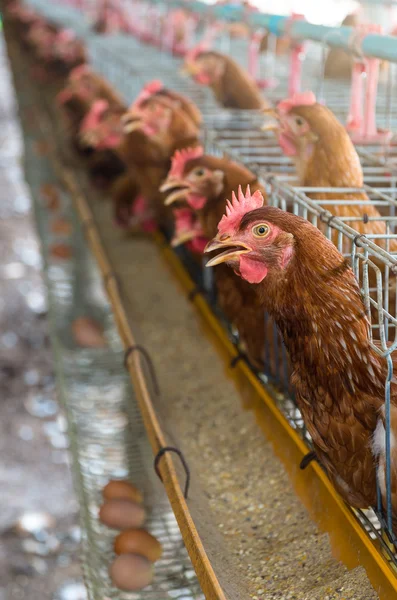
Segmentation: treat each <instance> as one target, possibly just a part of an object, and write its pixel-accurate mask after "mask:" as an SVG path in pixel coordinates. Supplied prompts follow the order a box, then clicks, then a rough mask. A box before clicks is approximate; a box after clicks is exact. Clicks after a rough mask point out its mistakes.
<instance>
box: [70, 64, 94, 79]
mask: <svg viewBox="0 0 397 600" xmlns="http://www.w3.org/2000/svg"><path fill="white" fill-rule="evenodd" d="M87 73H91V68H90V67H89V66H88V65H79V66H78V67H75V68H74V69H72V70H71V71H70V74H69V79H70V81H78V80H79V79H80V77H83V75H87Z"/></svg>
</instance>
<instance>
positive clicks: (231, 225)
mask: <svg viewBox="0 0 397 600" xmlns="http://www.w3.org/2000/svg"><path fill="white" fill-rule="evenodd" d="M263 202H264V200H263V196H262V193H261V192H260V191H259V190H257V191H256V192H255V193H254V194H252V196H251V190H250V186H249V185H247V189H246V190H245V195H244V194H243V190H242V189H241V185H239V186H238V192H237V197H236V194H235V193H234V192H233V193H232V201H231V202H230V200H227V201H226V214H225V215H223V217H222V219H221V220H220V222H219V225H218V231H219V233H224V232H229V231H230V230H233V229H235V228H236V227H237V226H238V225H239V223H240V221H241V219H242V218H243V216H244V215H245V214H247V213H248V212H251V211H252V210H255V209H257V208H261V207H262V206H263Z"/></svg>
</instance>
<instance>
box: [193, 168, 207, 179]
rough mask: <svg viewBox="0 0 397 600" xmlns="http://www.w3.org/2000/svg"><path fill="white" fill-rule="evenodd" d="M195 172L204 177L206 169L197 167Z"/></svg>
mask: <svg viewBox="0 0 397 600" xmlns="http://www.w3.org/2000/svg"><path fill="white" fill-rule="evenodd" d="M194 174H195V175H197V177H202V176H203V175H204V174H205V171H204V169H202V168H201V167H199V168H198V169H196V170H195V171H194Z"/></svg>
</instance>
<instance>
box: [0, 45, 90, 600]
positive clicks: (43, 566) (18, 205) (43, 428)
mask: <svg viewBox="0 0 397 600" xmlns="http://www.w3.org/2000/svg"><path fill="white" fill-rule="evenodd" d="M0 82H1V85H0V132H1V133H0V290H1V293H0V452H1V463H0V489H1V492H0V600H9V599H11V598H27V599H29V600H47V599H48V600H50V599H51V600H52V599H54V600H83V599H84V598H86V594H85V588H84V586H83V585H82V579H81V571H80V566H79V560H78V548H79V538H80V529H79V527H78V505H77V502H76V499H75V496H74V493H73V488H72V481H71V476H70V472H69V467H68V464H67V461H68V457H67V450H66V448H67V440H66V438H65V436H64V434H63V429H64V418H63V415H62V413H61V411H60V408H59V406H58V403H57V400H56V392H55V386H54V374H53V365H52V360H51V348H50V345H49V339H48V335H47V333H48V328H47V320H46V297H45V289H44V286H43V282H42V279H41V257H40V249H39V244H38V239H37V236H36V233H35V229H34V223H33V220H32V216H31V215H30V213H29V208H30V199H29V193H28V190H27V189H26V188H25V187H24V184H23V175H22V172H21V170H20V169H19V164H20V155H21V142H20V136H19V129H18V125H17V122H16V120H15V116H14V113H15V106H14V99H13V94H12V88H11V84H10V80H9V74H8V68H7V64H6V58H5V51H4V45H3V41H2V40H0ZM27 530H28V531H27Z"/></svg>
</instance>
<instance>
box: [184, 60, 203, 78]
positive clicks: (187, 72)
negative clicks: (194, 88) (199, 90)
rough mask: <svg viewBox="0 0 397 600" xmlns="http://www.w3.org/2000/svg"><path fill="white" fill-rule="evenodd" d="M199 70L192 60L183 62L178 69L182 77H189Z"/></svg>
mask: <svg viewBox="0 0 397 600" xmlns="http://www.w3.org/2000/svg"><path fill="white" fill-rule="evenodd" d="M199 71H200V69H199V67H198V66H197V65H195V64H194V63H193V62H190V63H185V64H184V65H183V66H182V67H181V68H180V70H179V74H180V75H182V76H183V77H191V76H194V75H197V73H198V72H199Z"/></svg>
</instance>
